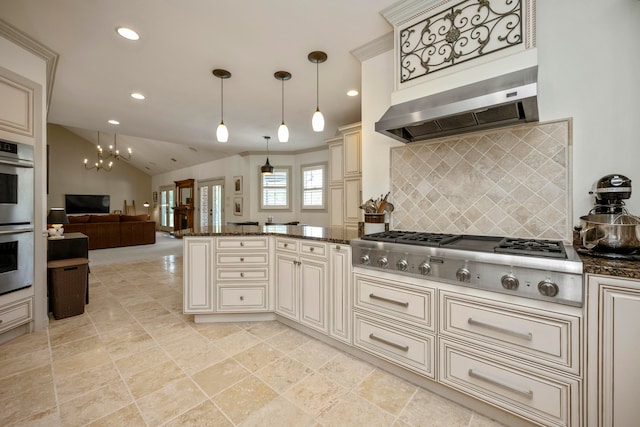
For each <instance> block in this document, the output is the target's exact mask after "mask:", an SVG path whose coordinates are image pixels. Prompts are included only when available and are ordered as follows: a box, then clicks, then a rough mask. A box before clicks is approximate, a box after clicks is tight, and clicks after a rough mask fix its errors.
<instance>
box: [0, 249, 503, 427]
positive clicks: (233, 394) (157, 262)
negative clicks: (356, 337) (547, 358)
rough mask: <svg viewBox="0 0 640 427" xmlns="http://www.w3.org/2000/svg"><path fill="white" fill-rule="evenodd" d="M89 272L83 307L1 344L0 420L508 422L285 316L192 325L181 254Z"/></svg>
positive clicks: (488, 426)
mask: <svg viewBox="0 0 640 427" xmlns="http://www.w3.org/2000/svg"><path fill="white" fill-rule="evenodd" d="M90 276H91V277H90V304H89V305H87V306H86V311H85V313H84V314H82V315H80V316H74V317H69V318H66V319H61V320H53V319H51V322H50V324H49V328H48V329H46V330H44V331H40V332H37V333H33V334H30V335H27V336H22V337H20V338H17V339H15V340H13V341H10V342H8V343H6V344H4V345H2V346H0V408H1V410H0V425H2V426H82V425H91V426H110V427H111V426H160V425H163V426H296V427H298V426H368V427H372V426H397V427H401V426H402V427H404V426H447V427H456V426H465V427H496V426H500V424H498V423H496V422H494V421H492V420H489V419H487V418H485V417H483V416H481V415H479V414H477V413H474V412H472V411H470V410H468V409H466V408H464V407H462V406H459V405H457V404H456V403H454V402H451V401H449V400H446V399H443V398H441V397H439V396H437V395H435V394H432V393H430V392H428V391H426V390H424V389H422V388H420V387H417V386H415V385H412V384H411V383H409V382H406V381H404V380H402V379H399V378H398V377H396V376H393V375H391V374H389V373H387V372H385V371H383V370H380V369H378V368H375V367H373V366H372V365H370V364H368V363H365V362H363V361H361V360H358V359H355V358H353V357H351V356H349V355H347V354H346V353H343V352H341V351H339V350H336V349H334V348H332V347H330V346H328V345H326V344H324V343H322V342H320V341H318V340H316V339H313V338H311V337H309V336H306V335H304V334H302V333H300V332H298V331H295V330H293V329H291V328H289V327H287V326H285V325H282V324H281V323H279V322H256V323H249V322H247V323H225V324H195V323H193V318H192V316H189V315H184V314H183V313H182V257H181V256H162V257H154V258H150V259H144V260H137V261H131V262H125V263H118V264H117V265H114V264H112V265H98V266H94V267H92V268H91V275H90Z"/></svg>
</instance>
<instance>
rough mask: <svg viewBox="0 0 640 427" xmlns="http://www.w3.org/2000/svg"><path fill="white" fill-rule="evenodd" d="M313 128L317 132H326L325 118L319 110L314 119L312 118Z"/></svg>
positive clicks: (314, 114)
mask: <svg viewBox="0 0 640 427" xmlns="http://www.w3.org/2000/svg"><path fill="white" fill-rule="evenodd" d="M311 126H312V127H313V130H314V131H316V132H322V131H323V130H324V116H323V115H322V113H321V112H320V109H319V108H318V109H317V110H316V112H315V113H313V117H312V118H311Z"/></svg>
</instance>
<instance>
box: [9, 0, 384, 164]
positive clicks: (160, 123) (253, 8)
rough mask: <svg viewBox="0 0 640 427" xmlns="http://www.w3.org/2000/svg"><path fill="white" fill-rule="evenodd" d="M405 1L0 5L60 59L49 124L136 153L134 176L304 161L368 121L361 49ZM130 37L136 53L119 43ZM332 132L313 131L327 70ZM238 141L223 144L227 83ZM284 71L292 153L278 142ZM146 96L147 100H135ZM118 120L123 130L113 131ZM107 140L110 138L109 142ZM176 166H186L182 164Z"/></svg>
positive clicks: (44, 0)
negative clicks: (260, 155)
mask: <svg viewBox="0 0 640 427" xmlns="http://www.w3.org/2000/svg"><path fill="white" fill-rule="evenodd" d="M395 2H396V0H270V1H262V0H249V1H239V0H0V19H3V20H4V21H6V22H8V23H9V24H11V25H13V26H14V27H16V28H17V29H19V30H20V31H22V32H24V33H26V34H27V35H29V36H30V37H31V38H33V39H35V40H37V41H39V42H40V43H42V44H44V45H45V46H47V47H49V48H50V49H52V50H54V51H55V52H57V53H58V54H59V55H60V58H59V62H58V68H57V71H56V75H55V82H54V87H53V94H52V99H51V108H50V111H49V115H48V122H49V123H55V124H60V125H63V126H66V127H68V128H69V129H70V130H72V131H73V132H75V133H78V134H79V135H80V136H83V137H85V138H87V139H88V140H91V141H92V142H94V143H97V132H98V131H100V132H101V140H102V141H101V142H102V143H103V145H108V144H105V140H106V141H107V142H110V141H112V140H113V135H114V133H117V134H118V148H120V149H125V148H126V147H131V148H132V149H133V151H134V155H133V162H132V163H133V165H134V166H136V167H137V168H139V169H141V170H143V171H145V172H146V173H148V174H152V175H153V174H158V173H162V172H165V171H168V170H172V169H177V168H181V167H185V166H189V165H193V164H197V163H202V162H205V161H209V160H213V159H216V158H222V157H226V156H228V155H230V154H235V153H241V152H247V151H254V152H255V151H265V149H266V144H265V142H264V139H263V135H269V136H271V137H272V139H271V142H270V144H269V149H270V151H274V152H275V151H298V150H305V149H309V148H311V147H317V146H321V145H323V144H324V142H323V141H324V140H325V139H327V138H330V137H332V136H333V135H334V134H335V130H336V128H337V127H339V126H342V125H345V124H349V123H353V122H357V121H359V120H360V96H357V97H347V96H346V92H347V90H349V89H357V90H360V63H359V62H358V60H357V59H356V58H355V57H354V56H353V55H352V54H351V53H350V52H351V51H352V50H353V49H356V48H358V47H361V46H362V45H364V44H366V43H368V42H370V41H372V40H374V39H376V38H378V37H380V36H383V35H384V34H386V33H388V32H390V31H391V30H392V27H391V25H390V24H389V23H387V21H385V19H384V18H383V17H382V16H381V15H380V14H379V11H380V10H382V9H384V8H385V7H387V6H390V5H391V4H393V3H395ZM118 26H128V27H130V28H133V29H135V30H136V31H138V33H139V34H140V35H141V39H140V40H139V41H137V42H132V41H128V40H125V39H123V38H121V37H120V36H118V35H117V34H116V32H115V28H116V27H118ZM315 50H321V51H324V52H326V53H327V55H328V59H327V61H326V62H325V63H323V64H320V65H319V75H320V109H321V110H322V112H323V113H324V116H325V121H326V125H325V130H324V132H319V133H316V132H313V130H312V129H311V116H312V115H313V112H314V111H315V107H316V65H315V64H313V63H311V62H309V61H308V59H307V55H308V54H309V53H310V52H312V51H315ZM214 68H224V69H227V70H229V71H230V72H231V74H232V76H231V78H230V79H227V80H225V81H224V121H225V124H226V125H227V127H228V128H229V133H230V137H229V142H228V143H227V144H221V143H218V142H216V138H215V130H216V127H217V124H218V123H219V121H220V79H218V78H216V77H214V76H213V75H212V73H211V72H212V70H213V69H214ZM279 70H285V71H288V72H290V73H291V74H292V78H291V80H289V81H286V82H285V84H284V85H285V86H284V90H285V117H284V118H285V122H286V123H287V125H288V127H289V131H290V134H291V137H290V139H289V142H288V143H286V144H281V143H278V142H277V128H278V126H279V124H280V121H281V82H280V81H279V80H276V79H275V78H274V75H273V74H274V72H276V71H279ZM134 91H137V92H142V93H144V94H145V95H146V96H147V99H146V100H144V101H136V100H133V99H132V98H130V96H129V94H130V93H131V92H134ZM112 118H113V119H117V120H119V121H120V125H118V126H117V127H114V126H113V125H109V124H108V123H107V120H109V119H112ZM102 132H104V134H102ZM171 158H174V159H176V161H172V160H171Z"/></svg>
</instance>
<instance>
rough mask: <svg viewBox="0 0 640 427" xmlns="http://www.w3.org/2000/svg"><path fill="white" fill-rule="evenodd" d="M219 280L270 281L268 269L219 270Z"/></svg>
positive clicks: (217, 272)
mask: <svg viewBox="0 0 640 427" xmlns="http://www.w3.org/2000/svg"><path fill="white" fill-rule="evenodd" d="M216 278H217V279H218V280H269V269H267V268H217V269H216Z"/></svg>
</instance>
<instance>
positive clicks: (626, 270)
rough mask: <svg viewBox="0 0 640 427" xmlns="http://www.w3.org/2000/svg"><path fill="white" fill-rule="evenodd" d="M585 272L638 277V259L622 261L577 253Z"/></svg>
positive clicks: (639, 266)
mask: <svg viewBox="0 0 640 427" xmlns="http://www.w3.org/2000/svg"><path fill="white" fill-rule="evenodd" d="M578 255H579V256H580V259H581V260H582V264H583V270H584V272H585V274H602V275H605V276H615V277H626V278H629V279H640V261H624V260H613V259H607V258H600V257H595V256H589V255H583V254H578Z"/></svg>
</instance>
